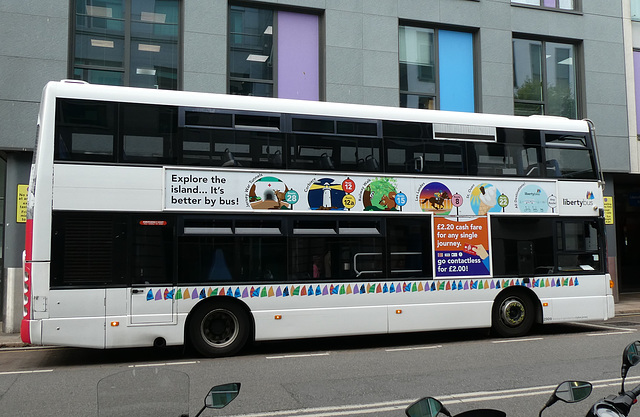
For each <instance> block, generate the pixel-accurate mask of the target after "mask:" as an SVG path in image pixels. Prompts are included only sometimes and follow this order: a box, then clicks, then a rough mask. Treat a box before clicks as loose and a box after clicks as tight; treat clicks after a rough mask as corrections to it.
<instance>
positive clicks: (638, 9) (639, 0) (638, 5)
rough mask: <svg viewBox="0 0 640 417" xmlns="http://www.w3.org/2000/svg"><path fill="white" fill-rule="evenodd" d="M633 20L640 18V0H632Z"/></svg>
mask: <svg viewBox="0 0 640 417" xmlns="http://www.w3.org/2000/svg"><path fill="white" fill-rule="evenodd" d="M631 20H635V21H639V20H640V0H631Z"/></svg>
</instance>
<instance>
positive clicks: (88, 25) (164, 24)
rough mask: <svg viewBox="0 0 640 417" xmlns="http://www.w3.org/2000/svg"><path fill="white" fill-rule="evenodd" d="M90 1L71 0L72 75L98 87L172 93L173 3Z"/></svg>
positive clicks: (174, 61)
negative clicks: (163, 90)
mask: <svg viewBox="0 0 640 417" xmlns="http://www.w3.org/2000/svg"><path fill="white" fill-rule="evenodd" d="M94 3H95V2H93V1H91V0H77V2H76V7H75V10H76V16H75V17H76V19H75V48H74V69H73V77H74V78H76V79H82V80H85V81H88V82H91V83H97V84H108V85H129V86H134V87H147V88H162V89H173V90H175V89H177V88H178V73H177V71H178V56H179V55H178V22H179V2H178V0H142V1H132V0H111V1H109V0H107V1H102V2H99V3H98V4H94ZM128 10H129V11H130V13H127V12H126V11H128ZM126 51H128V53H129V56H128V57H127V56H125V53H126ZM127 60H128V61H129V62H130V65H129V67H128V68H126V67H125V62H127Z"/></svg>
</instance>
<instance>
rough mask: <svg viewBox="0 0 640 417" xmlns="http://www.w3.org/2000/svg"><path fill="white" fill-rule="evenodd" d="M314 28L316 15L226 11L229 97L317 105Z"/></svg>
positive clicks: (233, 8)
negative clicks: (256, 97)
mask: <svg viewBox="0 0 640 417" xmlns="http://www.w3.org/2000/svg"><path fill="white" fill-rule="evenodd" d="M319 25H320V21H319V16H318V15H315V14H307V13H293V12H284V11H276V10H270V9H258V8H253V7H244V6H234V5H232V6H230V7H229V38H228V39H229V41H228V45H229V83H228V84H229V90H228V91H229V93H231V94H241V95H251V96H263V97H280V98H295V99H304V100H319V98H320V97H319V96H320V85H319V83H320V72H319V68H320V64H319V60H320V51H319V41H320V40H319V27H320V26H319ZM275 40H277V44H274V42H275Z"/></svg>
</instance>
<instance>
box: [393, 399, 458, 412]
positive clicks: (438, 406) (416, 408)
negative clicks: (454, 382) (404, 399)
mask: <svg viewBox="0 0 640 417" xmlns="http://www.w3.org/2000/svg"><path fill="white" fill-rule="evenodd" d="M404 412H405V413H406V414H407V416H409V417H436V416H437V415H438V414H439V413H442V414H444V415H446V416H449V417H451V413H450V412H449V410H447V409H446V408H445V407H444V405H442V403H441V402H440V401H438V400H436V399H435V398H433V397H425V398H422V399H419V400H418V401H416V402H415V403H413V404H411V405H410V406H409V407H407V409H406V410H404Z"/></svg>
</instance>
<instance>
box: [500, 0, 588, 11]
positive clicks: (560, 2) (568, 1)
mask: <svg viewBox="0 0 640 417" xmlns="http://www.w3.org/2000/svg"><path fill="white" fill-rule="evenodd" d="M511 3H512V4H528V5H530V6H539V7H546V8H548V9H560V10H576V3H577V1H576V0H511Z"/></svg>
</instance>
